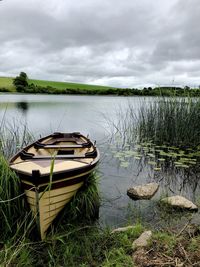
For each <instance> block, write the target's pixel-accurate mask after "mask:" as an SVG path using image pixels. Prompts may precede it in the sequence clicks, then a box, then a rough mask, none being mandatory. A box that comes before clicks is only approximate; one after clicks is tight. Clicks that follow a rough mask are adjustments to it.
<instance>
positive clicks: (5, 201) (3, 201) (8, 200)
mask: <svg viewBox="0 0 200 267" xmlns="http://www.w3.org/2000/svg"><path fill="white" fill-rule="evenodd" d="M33 188H35V186H33V187H31V188H30V189H29V190H28V191H30V190H32V189H33ZM25 194H26V193H25V192H24V193H22V194H20V195H18V196H16V197H14V198H11V199H7V200H1V201H0V203H7V202H10V201H13V200H15V199H17V198H20V197H22V196H23V195H25Z"/></svg>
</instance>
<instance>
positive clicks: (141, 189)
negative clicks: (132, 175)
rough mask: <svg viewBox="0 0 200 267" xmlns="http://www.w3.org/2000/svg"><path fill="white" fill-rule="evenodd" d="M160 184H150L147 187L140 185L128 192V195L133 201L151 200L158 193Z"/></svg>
mask: <svg viewBox="0 0 200 267" xmlns="http://www.w3.org/2000/svg"><path fill="white" fill-rule="evenodd" d="M158 188H159V184H157V183H149V184H145V185H139V186H135V187H132V188H129V189H128V190H127V195H128V196H129V197H130V198H132V199H133V200H138V199H151V198H152V197H153V196H154V195H155V193H156V192H157V191H158Z"/></svg>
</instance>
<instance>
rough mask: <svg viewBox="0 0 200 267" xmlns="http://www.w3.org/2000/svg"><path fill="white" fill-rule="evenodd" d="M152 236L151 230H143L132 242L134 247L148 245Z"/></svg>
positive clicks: (134, 248)
mask: <svg viewBox="0 0 200 267" xmlns="http://www.w3.org/2000/svg"><path fill="white" fill-rule="evenodd" d="M151 237H152V232H151V231H145V232H143V233H142V234H141V235H140V237H138V239H136V240H134V241H133V243H132V249H133V250H136V249H137V248H141V247H146V246H147V245H148V241H149V240H150V238H151Z"/></svg>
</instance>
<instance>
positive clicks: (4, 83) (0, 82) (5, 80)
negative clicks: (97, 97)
mask: <svg viewBox="0 0 200 267" xmlns="http://www.w3.org/2000/svg"><path fill="white" fill-rule="evenodd" d="M32 83H33V84H34V85H37V86H41V87H47V86H50V87H52V88H55V89H60V90H64V89H80V90H106V89H109V88H113V87H109V86H100V85H91V84H82V83H69V82H55V81H44V80H33V79H29V84H32ZM1 88H5V89H7V91H11V92H13V91H15V87H14V86H13V78H11V77H0V89H1Z"/></svg>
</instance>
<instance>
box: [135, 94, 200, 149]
mask: <svg viewBox="0 0 200 267" xmlns="http://www.w3.org/2000/svg"><path fill="white" fill-rule="evenodd" d="M199 121H200V98H181V99H180V98H175V97H171V98H167V99H166V98H162V99H158V100H157V101H153V102H150V103H149V104H147V105H144V106H142V107H141V108H140V110H139V114H138V124H137V133H138V137H139V141H140V142H143V141H146V140H151V141H152V142H154V143H156V144H165V143H166V144H170V145H173V146H180V147H187V146H193V147H196V146H197V145H199V144H200V123H199Z"/></svg>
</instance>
